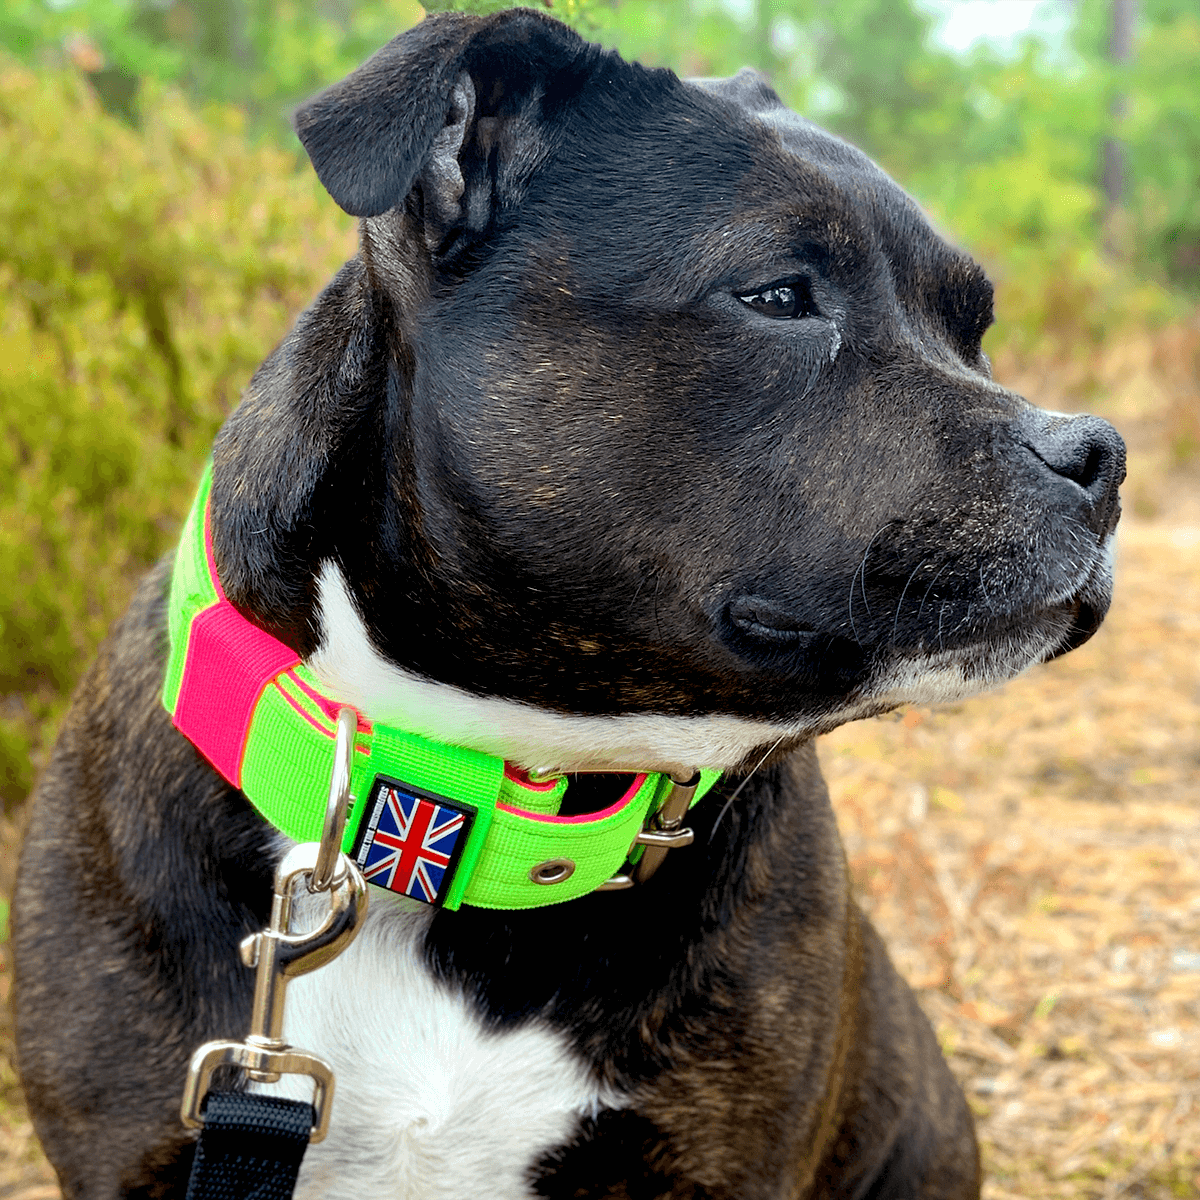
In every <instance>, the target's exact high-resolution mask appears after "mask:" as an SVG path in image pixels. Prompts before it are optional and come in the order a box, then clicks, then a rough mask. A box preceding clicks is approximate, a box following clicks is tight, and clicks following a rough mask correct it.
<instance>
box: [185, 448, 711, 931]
mask: <svg viewBox="0 0 1200 1200" xmlns="http://www.w3.org/2000/svg"><path fill="white" fill-rule="evenodd" d="M211 490H212V464H211V463H210V464H209V465H208V467H207V468H206V469H205V472H204V477H203V479H202V480H201V483H200V489H199V491H198V492H197V494H196V499H195V501H194V503H193V505H192V509H191V512H190V513H189V514H188V518H187V522H186V523H185V525H184V529H183V536H182V538H181V539H180V543H179V548H178V551H177V552H176V555H175V567H174V571H173V573H172V576H171V593H170V601H169V606H168V625H169V632H170V643H171V649H170V658H169V660H168V665H167V675H166V681H165V684H164V687H163V704H164V705H165V707H166V709H167V711H168V712H169V713H170V714H171V719H172V721H173V723H174V725H175V727H176V728H177V729H179V730H180V732H182V733H183V734H184V735H185V736H186V737H187V738H188V739H189V740H190V741H191V742H192V743H193V744H194V745H195V746H196V748H197V749H198V750H199V751H200V753H201V754H203V755H204V757H205V758H206V759H208V761H209V762H210V763H211V764H212V765H213V767H215V768H216V770H217V771H218V772H219V773H220V775H221V776H222V777H223V778H225V779H226V780H227V781H228V782H229V783H231V784H233V785H234V786H235V787H237V788H240V789H241V791H242V792H243V793H244V794H245V796H246V797H247V799H249V801H250V802H251V804H253V805H254V807H255V808H256V809H257V810H258V812H259V813H260V814H261V815H262V816H263V817H264V818H265V819H266V820H267V821H269V822H270V823H271V824H272V825H273V826H275V828H276V829H278V830H280V831H281V832H282V833H285V834H287V836H288V837H290V838H293V839H295V840H296V841H299V842H307V841H317V840H319V839H320V836H321V824H322V820H323V818H324V813H325V801H326V795H327V792H328V787H329V773H330V766H331V763H332V755H333V748H334V738H335V733H336V716H337V710H338V709H339V708H340V707H342V706H343V705H342V704H341V703H339V702H338V701H337V700H336V699H334V698H332V697H329V696H327V695H325V693H324V692H323V691H322V690H321V687H320V684H319V683H318V682H317V680H316V678H315V677H314V676H313V675H312V674H311V672H309V671H308V670H307V668H306V667H305V666H304V664H303V663H302V662H301V660H300V657H299V655H297V654H296V652H295V651H294V650H292V649H290V648H289V647H288V646H285V645H284V644H283V643H282V642H280V641H278V640H277V639H276V638H274V637H272V636H271V635H270V634H268V633H267V632H265V631H264V630H262V629H260V628H258V626H256V625H254V624H253V623H251V622H250V621H248V620H246V618H245V617H243V616H242V615H241V614H240V613H239V612H238V611H237V609H235V608H234V607H233V605H232V604H231V603H230V602H229V600H227V599H226V597H225V593H224V591H223V590H222V588H221V581H220V579H219V578H218V577H217V569H216V564H215V561H214V559H213V551H212V535H211V530H210V523H209V497H210V493H211ZM354 750H355V753H354V755H353V759H354V767H353V770H352V772H351V777H350V792H351V809H350V815H349V818H348V820H347V822H346V834H345V838H344V840H343V843H342V849H343V850H345V851H346V853H348V854H349V855H350V856H351V857H352V858H354V859H355V861H356V862H357V863H358V864H359V866H360V868H361V869H362V871H363V873H364V875H365V876H366V877H367V880H368V882H371V883H375V884H378V885H379V886H382V887H386V888H388V889H389V890H391V891H393V892H398V893H401V894H403V895H408V896H411V897H413V898H414V899H417V900H421V901H424V902H425V903H428V904H436V905H439V906H441V907H444V908H449V909H456V908H458V907H459V906H460V905H462V904H468V905H474V906H476V907H480V908H503V909H516V908H540V907H542V906H544V905H548V904H558V903H561V902H562V901H565V900H574V899H576V898H577V897H579V896H583V895H586V894H587V893H588V892H592V891H595V890H596V889H597V888H598V887H600V885H601V884H603V883H604V882H605V881H606V880H608V879H609V878H610V877H611V876H612V875H613V874H614V873H616V872H617V871H619V870H620V869H621V867H622V866H623V864H624V863H625V862H626V860H627V858H628V857H629V855H630V848H631V846H632V845H633V841H634V838H635V837H636V836H637V834H638V833H639V832H640V831H641V830H642V828H643V826H644V824H645V822H646V820H647V818H648V817H649V816H651V815H652V814H654V813H655V812H656V811H657V810H658V807H659V805H661V804H662V803H663V801H664V800H665V799H666V796H667V795H668V793H669V792H670V790H671V780H670V777H669V776H667V775H664V774H661V773H658V772H646V773H643V774H639V775H636V776H635V777H634V778H633V782H632V783H631V785H630V787H629V788H628V790H627V791H626V792H625V794H624V795H623V796H622V797H621V798H620V799H619V800H618V801H617V802H616V803H615V804H613V805H611V806H610V807H609V808H606V809H604V810H603V811H601V812H598V813H589V814H587V815H585V816H560V815H559V806H560V804H561V801H562V797H563V793H564V792H565V791H566V786H567V784H566V780H565V779H560V780H557V781H555V782H551V783H546V784H536V783H533V782H531V781H530V780H529V778H528V776H527V775H525V774H524V772H522V771H519V770H516V769H514V768H513V767H511V766H510V765H508V764H506V763H505V762H504V760H503V759H500V758H496V757H494V756H492V755H488V754H480V753H479V752H477V751H474V750H468V749H465V748H464V747H461V746H451V745H448V744H447V743H445V742H437V741H434V740H432V739H430V738H425V737H420V736H418V735H417V734H414V733H409V732H407V731H405V730H402V729H396V728H392V727H390V726H387V725H382V724H380V723H379V722H370V721H367V720H365V719H364V718H363V717H362V716H361V714H360V716H359V721H358V733H357V736H356V738H355V747H354ZM719 777H720V776H719V773H718V772H716V771H704V772H702V778H701V784H700V786H699V788H697V790H696V795H695V799H696V800H698V799H699V798H700V797H701V796H703V795H704V793H705V792H707V791H708V790H709V789H710V788H711V787H712V786H713V784H715V783H716V781H717V779H718V778H719ZM694 802H695V801H694V800H693V803H694ZM552 860H559V861H562V860H566V861H567V862H569V863H570V864H571V865H572V869H571V871H570V874H569V875H567V876H566V877H565V878H561V879H559V880H558V881H557V882H554V883H552V884H547V883H541V882H537V881H536V880H535V878H534V875H535V872H536V870H537V868H538V867H539V866H542V865H544V864H546V863H547V862H549V861H552ZM559 873H561V872H559ZM542 874H543V875H545V874H546V872H542ZM550 874H554V872H550Z"/></svg>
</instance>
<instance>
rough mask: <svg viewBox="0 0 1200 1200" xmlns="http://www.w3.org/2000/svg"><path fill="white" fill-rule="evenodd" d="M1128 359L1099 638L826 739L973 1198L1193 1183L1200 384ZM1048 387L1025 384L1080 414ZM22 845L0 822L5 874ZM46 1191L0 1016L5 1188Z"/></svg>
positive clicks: (1198, 962) (1030, 1198)
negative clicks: (1115, 544)
mask: <svg viewBox="0 0 1200 1200" xmlns="http://www.w3.org/2000/svg"><path fill="white" fill-rule="evenodd" d="M1189 336H1191V335H1190V334H1189ZM1193 342H1196V339H1195V338H1193V339H1192V341H1188V342H1187V347H1186V348H1187V349H1188V353H1189V354H1191V352H1192V350H1193V349H1195V346H1194V345H1193ZM1196 344H1200V342H1196ZM1172 353H1173V354H1174V355H1175V358H1176V359H1181V356H1182V351H1179V352H1178V353H1176V352H1175V351H1174V350H1172ZM1122 354H1125V355H1126V357H1125V358H1120V357H1119V356H1118V357H1117V358H1113V359H1112V360H1111V362H1110V366H1111V370H1112V376H1111V378H1110V381H1109V382H1110V383H1111V382H1112V380H1114V379H1115V380H1118V382H1119V386H1114V387H1112V388H1111V389H1110V392H1109V394H1110V396H1111V399H1110V400H1109V401H1107V402H1106V404H1105V411H1106V412H1107V413H1108V414H1109V415H1111V416H1113V418H1114V419H1115V420H1116V421H1117V423H1118V424H1119V425H1122V428H1123V431H1125V432H1127V433H1130V434H1132V437H1131V449H1132V451H1133V453H1132V456H1131V472H1130V481H1129V484H1128V486H1127V487H1126V489H1125V495H1126V498H1127V499H1126V507H1127V512H1126V517H1125V520H1124V521H1123V524H1122V530H1121V534H1120V546H1119V554H1118V590H1117V599H1116V602H1115V603H1114V606H1113V609H1112V612H1111V614H1110V616H1109V618H1108V620H1107V622H1106V623H1105V625H1104V627H1103V629H1102V630H1101V631H1100V633H1099V634H1098V635H1097V636H1096V637H1095V638H1094V639H1093V640H1092V641H1091V642H1090V643H1089V644H1088V645H1087V646H1085V647H1083V648H1082V649H1080V650H1078V651H1076V652H1075V653H1073V654H1070V655H1068V656H1067V657H1066V658H1063V659H1061V660H1059V661H1057V662H1054V663H1051V664H1049V665H1047V666H1045V667H1040V668H1037V669H1035V670H1034V671H1032V672H1030V673H1028V674H1027V675H1026V676H1024V677H1022V678H1021V679H1019V680H1016V681H1014V682H1013V683H1011V684H1009V685H1008V686H1007V687H1005V688H1003V689H1001V690H1000V691H998V692H995V693H992V694H991V695H988V696H984V697H980V698H978V699H975V700H971V701H968V702H966V703H963V704H960V705H956V706H952V707H946V708H940V709H936V710H930V709H909V710H907V711H905V712H903V713H898V714H895V715H894V716H893V717H890V718H884V719H880V720H875V721H867V722H859V723H856V724H854V725H850V726H847V727H845V728H843V729H841V730H839V731H837V732H836V733H835V734H833V735H831V736H830V737H828V738H826V739H824V741H823V742H822V750H821V756H822V761H823V763H824V765H825V770H826V774H827V776H828V778H829V783H830V789H831V792H832V793H833V796H834V804H835V808H836V809H837V812H838V818H839V821H840V823H841V827H842V832H843V837H844V839H845V843H846V850H847V854H848V857H849V860H850V864H851V870H852V873H853V876H854V880H855V883H856V887H857V892H858V895H859V897H860V900H861V901H862V903H863V904H864V906H865V907H866V909H867V911H868V912H869V913H870V914H871V916H872V917H873V919H874V920H875V922H876V924H877V925H878V926H879V928H880V930H881V931H882V932H883V934H884V936H885V938H886V939H887V941H888V943H889V945H890V946H891V949H892V954H893V956H894V958H895V960H896V962H897V964H898V966H899V967H900V969H901V971H902V972H903V973H904V974H905V975H906V977H907V978H908V979H909V980H911V981H912V982H913V984H914V985H915V986H916V987H917V989H918V992H919V994H920V996H921V999H922V1003H923V1004H924V1006H925V1009H926V1011H927V1012H928V1014H929V1016H930V1019H931V1020H932V1022H933V1024H934V1026H935V1028H936V1029H937V1031H938V1034H939V1037H940V1039H941V1042H942V1045H943V1047H944V1048H945V1051H946V1053H947V1055H948V1056H949V1059H950V1062H951V1065H952V1066H953V1068H954V1070H955V1072H956V1073H957V1075H958V1077H959V1078H960V1079H961V1080H962V1082H963V1085H964V1087H965V1088H966V1090H967V1094H968V1096H969V1097H970V1100H971V1104H972V1106H973V1108H974V1110H975V1113H976V1116H977V1120H978V1129H979V1136H980V1140H981V1143H982V1145H983V1151H984V1160H985V1168H986V1172H987V1182H986V1183H985V1187H984V1196H985V1197H986V1198H987V1200H1015V1198H1016V1197H1023V1198H1027V1200H1039V1198H1042V1197H1056V1198H1058V1197H1062V1198H1066V1197H1081V1198H1082V1197H1087V1198H1089V1200H1091V1198H1096V1200H1100V1198H1110V1197H1111V1198H1115V1197H1120V1196H1127V1197H1147V1198H1149V1197H1154V1198H1159V1197H1161V1198H1163V1200H1166V1198H1167V1197H1197V1196H1200V474H1197V471H1196V468H1195V467H1192V468H1191V469H1190V472H1189V470H1182V471H1181V470H1177V469H1175V468H1174V467H1173V465H1172V455H1175V457H1176V458H1178V456H1179V446H1180V445H1182V444H1184V443H1185V442H1186V439H1187V438H1189V437H1191V436H1192V433H1191V430H1192V426H1193V425H1195V424H1196V414H1197V413H1200V399H1198V397H1197V396H1196V393H1195V381H1194V379H1192V378H1191V376H1188V378H1189V380H1191V382H1189V383H1187V385H1186V387H1184V385H1180V386H1181V387H1184V391H1183V392H1180V391H1179V389H1176V391H1174V392H1172V391H1169V390H1164V389H1162V388H1159V389H1158V390H1157V392H1155V394H1153V395H1149V394H1148V392H1147V388H1148V387H1149V385H1148V384H1147V382H1146V381H1147V375H1146V373H1145V372H1146V370H1148V369H1149V367H1147V364H1150V365H1153V363H1152V362H1151V359H1152V353H1151V351H1150V350H1144V351H1143V352H1141V357H1140V359H1139V357H1138V352H1137V351H1136V349H1135V350H1133V351H1129V352H1128V353H1127V352H1126V351H1122ZM1130 354H1132V358H1129V355H1130ZM1126 359H1129V361H1126ZM1197 361H1200V359H1198V360H1197ZM1089 370H1091V368H1089ZM1093 374H1094V371H1093ZM1001 377H1002V378H1009V379H1013V377H1014V372H1012V371H1010V372H1008V373H1005V372H1001ZM1038 382H1039V381H1038V380H1037V379H1030V380H1022V379H1021V378H1020V377H1019V375H1018V376H1017V377H1016V379H1015V384H1016V386H1018V387H1024V389H1025V390H1026V393H1027V394H1031V395H1037V396H1038V397H1039V399H1041V401H1042V402H1043V403H1047V404H1049V405H1050V406H1052V407H1070V406H1072V405H1071V394H1072V391H1073V389H1072V388H1071V387H1063V388H1061V392H1065V393H1066V394H1065V395H1062V394H1061V393H1060V394H1059V395H1047V392H1046V388H1045V381H1044V380H1041V383H1042V387H1041V388H1040V389H1039V387H1038V386H1037V385H1038ZM1093 382H1094V380H1093ZM1102 382H1103V381H1102ZM1084 383H1085V384H1087V386H1091V383H1089V382H1088V381H1087V380H1085V381H1084ZM1081 386H1082V385H1081ZM1149 390H1150V391H1152V392H1153V391H1154V389H1153V388H1150V389H1149ZM1184 392H1186V394H1184ZM1180 396H1183V399H1180ZM1056 401H1057V403H1056ZM1197 428H1198V429H1200V425H1197ZM1197 436H1200V434H1198V435H1197ZM16 838H17V834H16V830H15V827H14V826H13V825H12V824H9V823H6V824H3V825H0V887H4V888H5V890H7V885H8V884H10V883H11V878H12V869H13V868H12V863H13V855H14V848H15V844H16ZM2 950H3V953H4V955H6V954H7V946H4V947H3V948H2ZM7 990H8V970H7V961H6V960H4V961H0V993H3V995H2V996H0V999H2V998H3V997H4V996H6V995H7ZM57 1197H58V1190H57V1188H56V1187H55V1186H54V1183H53V1175H52V1173H51V1172H50V1170H49V1167H48V1166H47V1165H46V1163H45V1160H44V1159H43V1158H42V1157H41V1155H40V1152H39V1151H38V1148H37V1145H36V1141H35V1139H34V1138H33V1133H32V1129H31V1127H30V1125H29V1122H28V1118H27V1117H26V1115H25V1112H24V1108H23V1106H22V1104H21V1100H20V1092H19V1088H18V1086H17V1083H16V1078H15V1075H14V1073H13V1070H12V1066H11V1037H10V1034H9V1031H8V1029H7V1025H6V1024H5V1026H4V1027H3V1028H0V1200H57Z"/></svg>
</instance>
